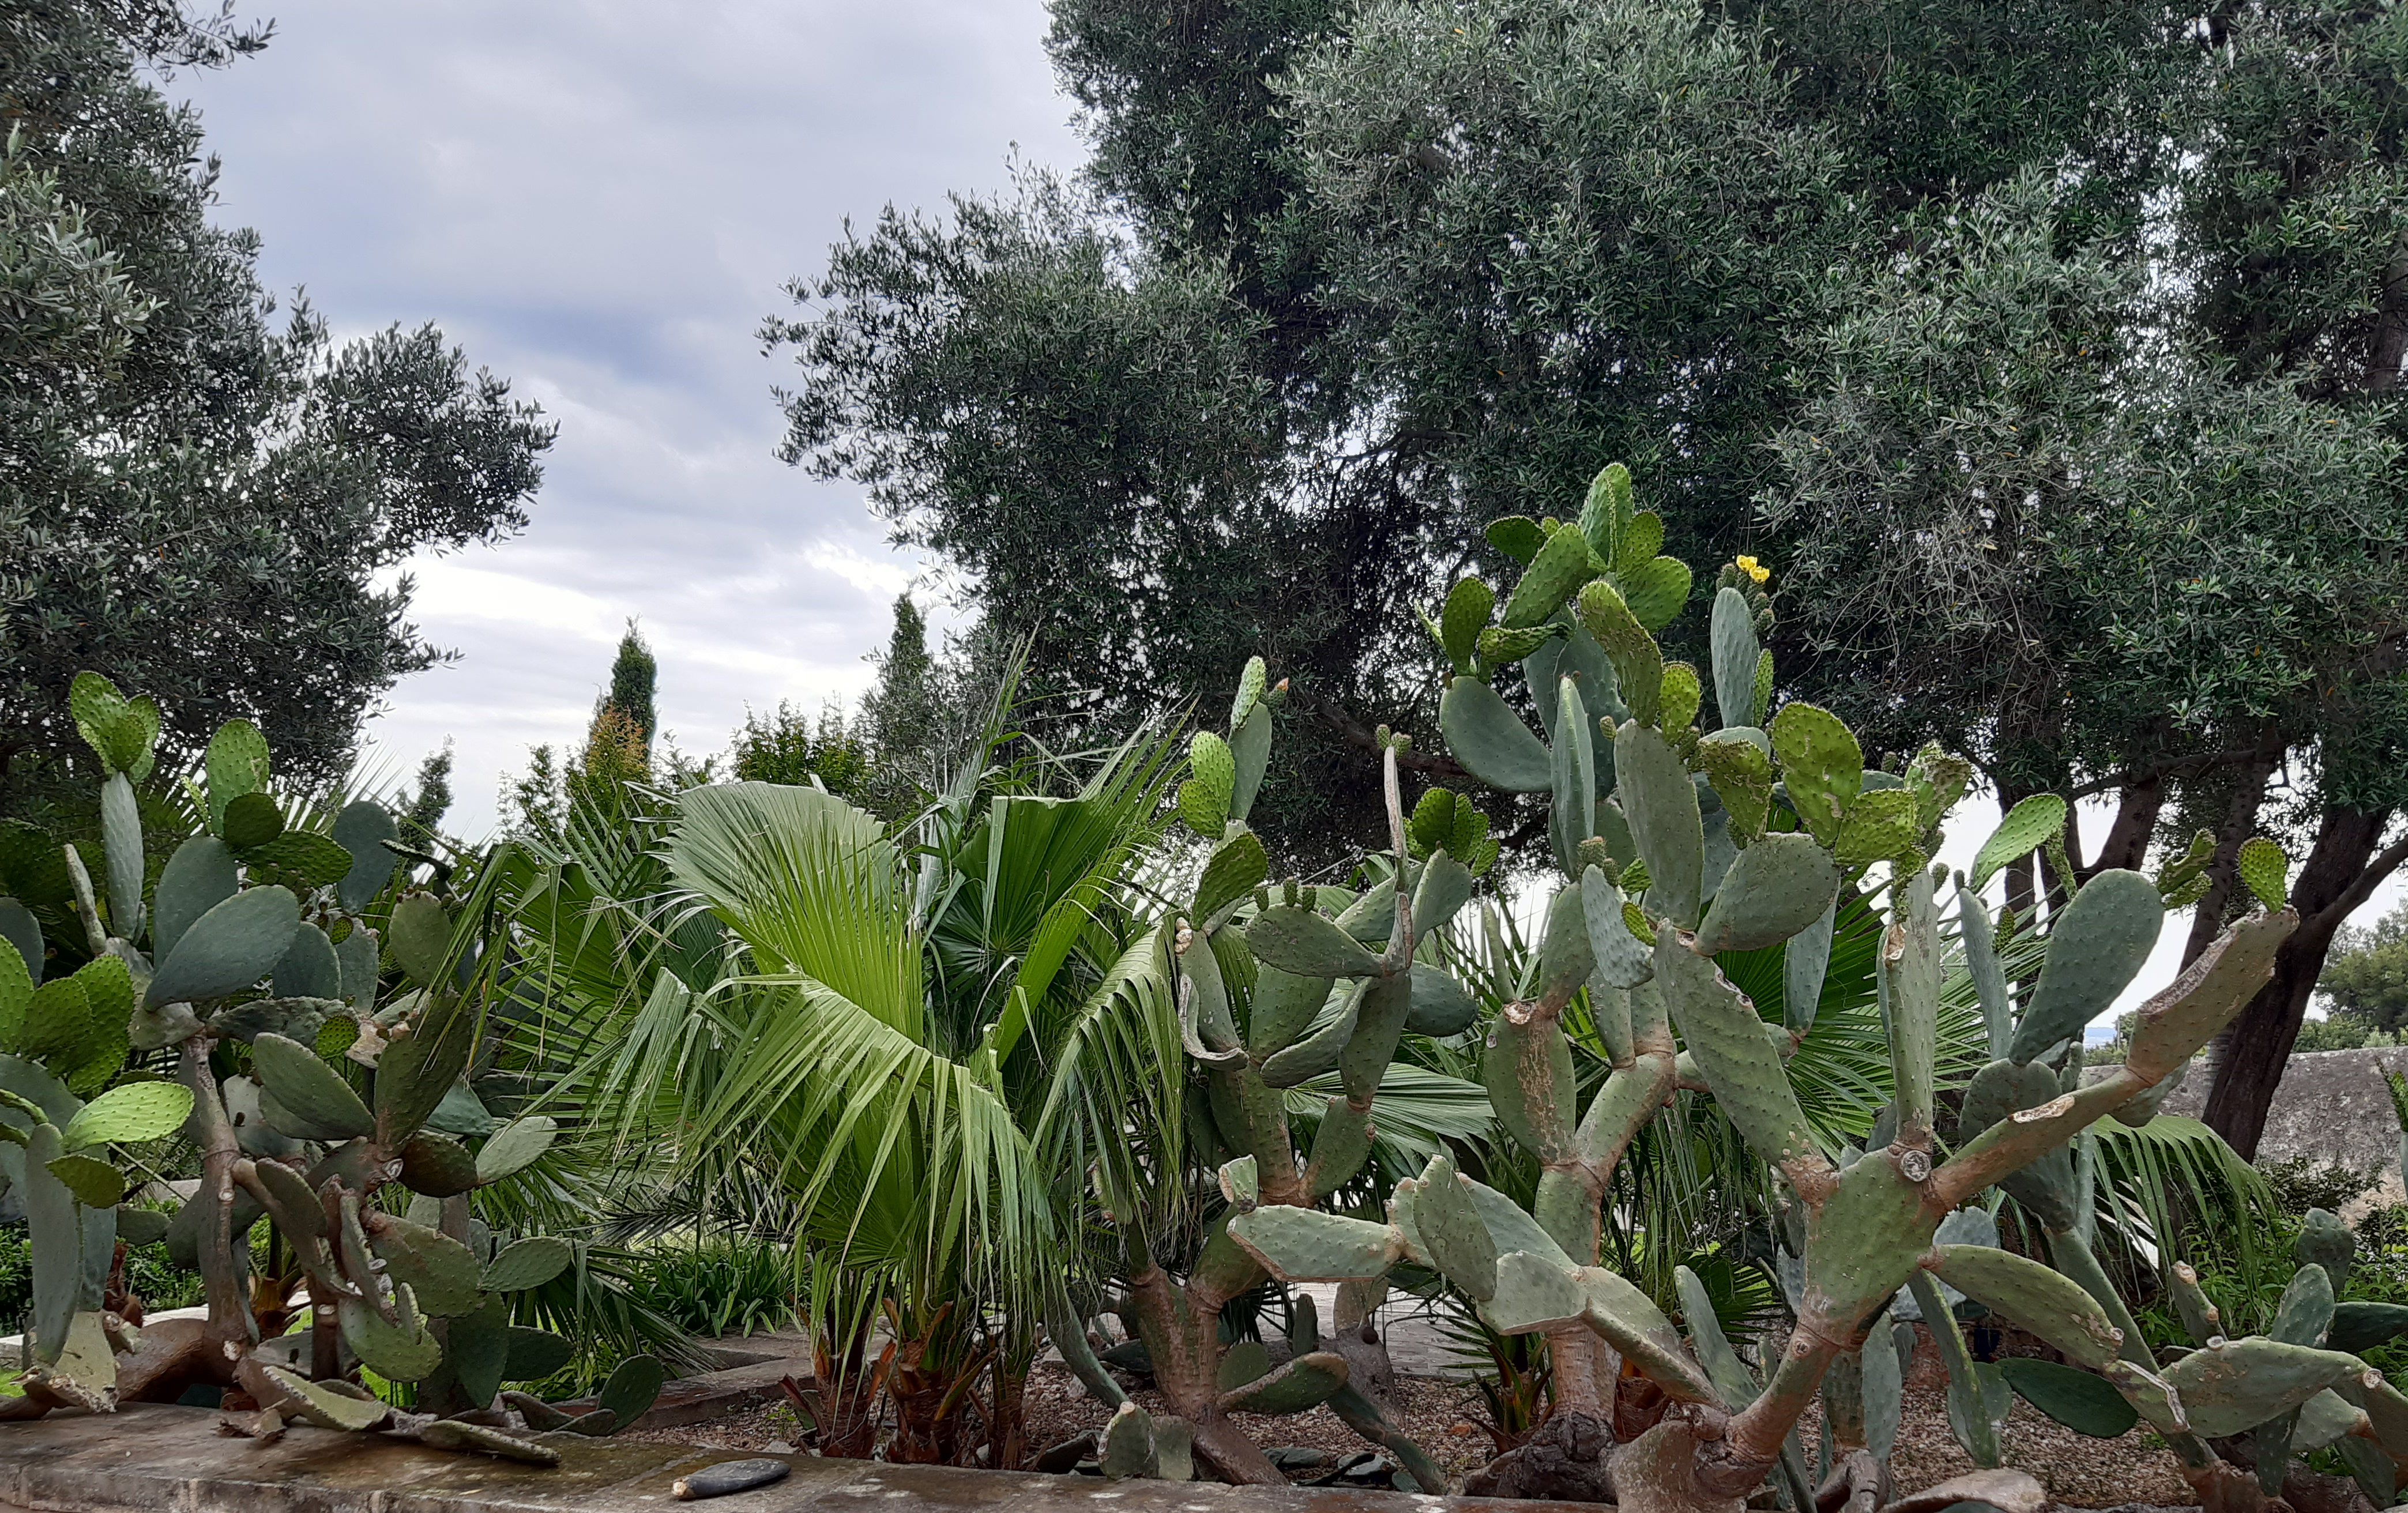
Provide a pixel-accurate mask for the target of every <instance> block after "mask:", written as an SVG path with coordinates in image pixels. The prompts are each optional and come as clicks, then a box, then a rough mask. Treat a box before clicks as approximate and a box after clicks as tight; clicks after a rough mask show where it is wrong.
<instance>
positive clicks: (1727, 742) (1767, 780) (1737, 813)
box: [1698, 727, 1772, 846]
mask: <svg viewBox="0 0 2408 1513" xmlns="http://www.w3.org/2000/svg"><path fill="white" fill-rule="evenodd" d="M1750 735H1757V736H1761V735H1763V733H1762V732H1761V731H1756V730H1753V729H1752V728H1751V727H1740V728H1738V729H1735V730H1734V729H1725V730H1719V731H1716V732H1715V733H1714V734H1713V735H1709V736H1707V737H1706V738H1705V739H1704V740H1702V741H1699V743H1698V762H1699V765H1700V766H1702V767H1703V768H1704V769H1705V773H1706V780H1707V781H1708V782H1710V783H1712V784H1713V790H1714V796H1715V797H1716V798H1719V799H1721V800H1722V801H1723V807H1724V808H1725V809H1726V810H1727V811H1728V812H1729V814H1730V831H1731V838H1732V839H1733V840H1735V841H1737V842H1738V843H1739V844H1741V845H1742V846H1745V845H1749V844H1751V843H1753V842H1754V841H1755V840H1756V837H1757V836H1759V835H1763V834H1764V827H1765V823H1766V821H1767V820H1768V818H1769V817H1770V814H1771V812H1772V758H1771V757H1770V755H1768V754H1767V753H1766V751H1765V749H1764V748H1763V747H1761V746H1758V745H1757V744H1756V741H1755V740H1752V739H1750V738H1749V736H1750Z"/></svg>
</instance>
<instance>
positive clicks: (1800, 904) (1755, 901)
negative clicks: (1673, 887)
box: [1624, 747, 1840, 986]
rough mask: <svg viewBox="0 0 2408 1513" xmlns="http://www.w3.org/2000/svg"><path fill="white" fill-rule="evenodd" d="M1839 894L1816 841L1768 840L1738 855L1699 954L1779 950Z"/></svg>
mask: <svg viewBox="0 0 2408 1513" xmlns="http://www.w3.org/2000/svg"><path fill="white" fill-rule="evenodd" d="M1746 749H1748V750H1754V749H1755V748H1754V747H1748V748H1746ZM1839 890H1840V867H1839V864H1837V863H1836V862H1834V861H1833V860H1832V857H1831V853H1830V852H1828V851H1827V850H1825V849H1823V848H1822V846H1821V845H1820V844H1818V843H1817V842H1816V841H1815V839H1814V837H1813V836H1812V835H1803V834H1799V833H1796V832H1792V833H1790V834H1788V835H1766V836H1764V837H1763V838H1761V839H1759V840H1758V841H1757V842H1756V844H1755V845H1753V846H1750V847H1749V848H1748V849H1745V850H1743V851H1742V852H1740V853H1739V855H1738V856H1737V857H1736V858H1735V859H1733V861H1732V862H1731V864H1730V870H1729V871H1727V872H1726V873H1724V874H1723V880H1722V886H1721V887H1720V888H1718V889H1716V890H1715V892H1714V901H1713V906H1712V907H1711V908H1709V909H1708V910H1707V911H1706V921H1705V923H1703V924H1702V925H1699V927H1698V944H1697V949H1698V951H1699V953H1700V954H1702V955H1707V956H1712V955H1714V954H1715V953H1717V952H1720V951H1727V950H1761V949H1764V948H1765V947H1767V946H1777V945H1779V944H1781V943H1782V942H1783V941H1785V940H1787V939H1789V938H1790V937H1791V936H1793V935H1797V934H1798V933H1799V931H1801V930H1804V929H1805V928H1806V927H1807V926H1808V925H1811V924H1813V922H1814V921H1816V920H1818V919H1820V918H1821V917H1822V916H1823V915H1824V913H1826V912H1827V911H1828V910H1829V909H1830V907H1831V906H1832V904H1833V902H1834V901H1835V900H1836V899H1837V898H1838V897H1839ZM1624 986H1628V984H1624Z"/></svg>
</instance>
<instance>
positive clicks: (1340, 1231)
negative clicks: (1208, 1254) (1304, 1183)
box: [1229, 1206, 1405, 1282]
mask: <svg viewBox="0 0 2408 1513" xmlns="http://www.w3.org/2000/svg"><path fill="white" fill-rule="evenodd" d="M1229 1238H1231V1239H1232V1240H1235V1241H1236V1242H1237V1243H1238V1245H1239V1246H1240V1248H1241V1249H1244V1250H1245V1251H1246V1253H1247V1254H1249V1255H1251V1256H1253V1257H1254V1259H1255V1260H1257V1261H1259V1262H1261V1263H1263V1265H1264V1267H1265V1268H1266V1269H1268V1270H1269V1272H1270V1274H1271V1275H1272V1276H1274V1277H1278V1278H1279V1279H1280V1280H1282V1281H1283V1282H1342V1281H1350V1280H1355V1279H1357V1278H1361V1277H1381V1276H1385V1275H1386V1274H1387V1270H1388V1268H1389V1266H1391V1265H1393V1264H1394V1263H1397V1262H1398V1261H1399V1260H1402V1259H1403V1257H1404V1253H1405V1238H1404V1235H1403V1234H1402V1233H1401V1232H1400V1231H1399V1230H1398V1228H1397V1227H1396V1226H1395V1225H1393V1224H1374V1223H1371V1222H1369V1221H1368V1220H1360V1219H1348V1218H1345V1217H1343V1216H1342V1215H1339V1214H1329V1213H1323V1212H1322V1211H1321V1210H1319V1209H1317V1208H1294V1207H1287V1206H1270V1207H1263V1208H1257V1209H1255V1210H1254V1212H1252V1213H1249V1214H1239V1215H1237V1216H1235V1217H1233V1218H1232V1219H1231V1220H1229Z"/></svg>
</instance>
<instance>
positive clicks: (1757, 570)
mask: <svg viewBox="0 0 2408 1513" xmlns="http://www.w3.org/2000/svg"><path fill="white" fill-rule="evenodd" d="M1739 570H1740V571H1741V572H1742V573H1745V574H1746V575H1747V576H1748V577H1749V578H1752V579H1754V580H1755V581H1756V582H1758V583H1761V582H1763V581H1764V580H1765V579H1766V578H1770V577H1771V576H1772V569H1771V568H1770V567H1767V566H1765V565H1764V564H1762V563H1759V562H1757V561H1756V559H1755V558H1753V557H1746V556H1742V557H1741V558H1740V559H1739Z"/></svg>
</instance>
